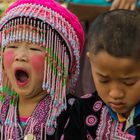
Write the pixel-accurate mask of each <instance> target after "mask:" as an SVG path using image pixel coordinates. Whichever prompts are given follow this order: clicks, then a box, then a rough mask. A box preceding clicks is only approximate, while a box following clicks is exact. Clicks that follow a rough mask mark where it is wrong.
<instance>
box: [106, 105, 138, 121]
mask: <svg viewBox="0 0 140 140" xmlns="http://www.w3.org/2000/svg"><path fill="white" fill-rule="evenodd" d="M107 107H108V109H109V112H110V115H111V117H112V118H113V119H114V120H117V121H119V120H118V116H117V114H116V113H115V112H114V111H113V110H112V109H111V108H110V107H109V106H107ZM138 115H140V103H139V104H137V105H136V107H135V112H134V119H135V118H136V117H137V116H138Z"/></svg>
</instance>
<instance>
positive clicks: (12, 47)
mask: <svg viewBox="0 0 140 140" xmlns="http://www.w3.org/2000/svg"><path fill="white" fill-rule="evenodd" d="M6 48H11V49H15V48H18V47H17V46H14V45H12V46H7V47H6Z"/></svg>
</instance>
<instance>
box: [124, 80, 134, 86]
mask: <svg viewBox="0 0 140 140" xmlns="http://www.w3.org/2000/svg"><path fill="white" fill-rule="evenodd" d="M123 83H124V84H125V85H127V86H133V85H134V84H135V83H136V81H124V82H123Z"/></svg>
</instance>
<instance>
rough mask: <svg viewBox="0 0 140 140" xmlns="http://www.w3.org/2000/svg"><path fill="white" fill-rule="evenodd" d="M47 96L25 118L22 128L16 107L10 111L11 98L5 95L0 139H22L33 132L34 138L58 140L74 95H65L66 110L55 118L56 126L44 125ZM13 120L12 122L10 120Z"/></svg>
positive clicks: (47, 109)
mask: <svg viewBox="0 0 140 140" xmlns="http://www.w3.org/2000/svg"><path fill="white" fill-rule="evenodd" d="M49 98H50V96H49V95H48V96H47V97H46V98H44V99H43V100H41V101H40V103H39V104H38V105H37V107H36V108H35V110H34V112H33V113H32V115H31V116H30V117H29V118H28V119H27V122H26V125H25V126H24V128H22V127H21V124H20V121H19V116H18V109H17V108H16V110H15V112H12V111H11V110H12V109H13V106H11V105H10V101H11V98H10V96H7V98H6V101H5V102H4V104H2V107H1V111H0V140H23V139H24V138H25V136H27V135H28V134H33V135H34V136H35V137H36V140H60V136H61V134H62V132H63V128H64V125H65V123H66V121H67V119H68V115H69V109H70V107H71V105H72V104H73V102H74V101H75V98H76V97H75V96H73V95H70V94H69V95H67V110H66V111H63V112H62V113H61V115H60V116H59V117H58V119H57V122H58V123H57V128H56V129H55V128H48V127H47V126H46V120H47V115H48V111H49ZM11 120H13V122H12V121H11Z"/></svg>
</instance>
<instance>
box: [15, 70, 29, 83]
mask: <svg viewBox="0 0 140 140" xmlns="http://www.w3.org/2000/svg"><path fill="white" fill-rule="evenodd" d="M16 79H17V80H18V81H19V82H25V81H27V80H28V74H27V73H26V72H25V71H22V70H18V71H17V72H16Z"/></svg>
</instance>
